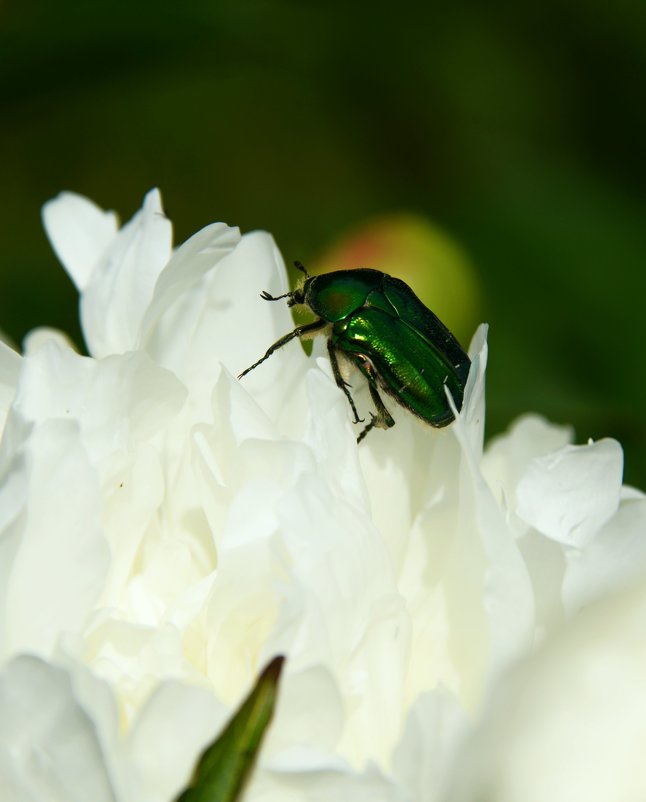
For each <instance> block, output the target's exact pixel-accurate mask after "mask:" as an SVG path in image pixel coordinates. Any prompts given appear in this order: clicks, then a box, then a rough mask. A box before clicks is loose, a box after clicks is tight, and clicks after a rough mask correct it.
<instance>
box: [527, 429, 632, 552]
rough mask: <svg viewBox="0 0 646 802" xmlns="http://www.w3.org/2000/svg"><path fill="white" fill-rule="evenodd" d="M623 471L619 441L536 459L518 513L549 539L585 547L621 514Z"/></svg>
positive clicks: (574, 448) (590, 445) (605, 442)
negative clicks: (605, 524) (609, 522)
mask: <svg viewBox="0 0 646 802" xmlns="http://www.w3.org/2000/svg"><path fill="white" fill-rule="evenodd" d="M622 472H623V453H622V450H621V446H620V445H619V443H617V441H616V440H610V439H606V440H599V441H598V442H596V443H590V444H589V445H587V446H565V447H563V448H561V449H559V450H558V451H555V452H553V453H552V454H548V455H546V456H544V457H535V458H534V459H532V460H531V461H530V463H529V465H528V466H527V470H526V471H525V473H524V474H523V476H522V478H521V479H520V481H519V482H518V486H517V488H516V497H517V499H518V506H517V513H518V515H519V516H520V517H521V518H522V519H523V520H524V521H525V522H526V523H528V524H530V526H533V527H535V528H536V529H538V531H539V532H542V533H543V534H544V535H546V536H547V537H549V538H552V539H553V540H557V541H558V542H559V543H563V544H565V545H569V546H577V547H579V548H582V547H583V546H585V545H586V544H587V543H588V542H589V541H590V540H591V539H592V538H593V537H594V535H595V534H596V533H597V532H598V531H599V529H601V527H602V526H603V524H604V523H605V522H606V521H607V520H608V519H609V518H610V517H611V516H612V515H613V514H614V513H615V512H616V510H617V507H618V506H619V496H620V491H621V476H622Z"/></svg>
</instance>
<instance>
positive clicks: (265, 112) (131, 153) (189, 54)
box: [0, 0, 646, 488]
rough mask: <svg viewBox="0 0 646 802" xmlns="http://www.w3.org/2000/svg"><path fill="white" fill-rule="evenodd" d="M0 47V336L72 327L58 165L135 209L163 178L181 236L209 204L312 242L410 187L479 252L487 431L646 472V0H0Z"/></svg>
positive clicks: (321, 244)
mask: <svg viewBox="0 0 646 802" xmlns="http://www.w3.org/2000/svg"><path fill="white" fill-rule="evenodd" d="M0 54H1V58H0V92H1V101H0V109H1V112H0V113H1V114H2V125H1V126H0V137H1V148H2V151H1V152H2V190H3V191H2V193H1V194H0V327H2V328H3V329H4V330H5V331H6V332H7V334H9V335H10V336H11V337H12V338H14V339H15V340H16V341H20V340H21V338H22V337H23V336H24V334H25V333H26V332H27V331H28V330H29V329H30V328H32V327H34V326H36V325H41V324H47V325H52V326H57V327H60V328H63V329H65V330H67V331H69V332H71V333H72V335H73V336H74V338H75V339H76V340H77V342H79V343H80V342H81V336H80V332H79V329H78V323H77V308H76V306H77V297H76V293H75V291H74V289H73V287H72V285H71V283H70V282H69V281H68V279H67V278H66V275H65V273H64V272H63V270H62V269H61V268H59V267H58V264H57V262H56V259H55V257H54V255H53V253H52V252H51V251H50V249H49V246H48V244H47V241H46V239H45V237H44V234H43V233H42V229H41V223H40V216H39V215H40V207H41V205H42V203H43V202H44V201H45V200H47V199H48V198H50V197H52V196H53V195H55V194H56V193H58V192H59V191H60V190H61V189H71V190H74V191H77V192H80V193H83V194H86V195H88V196H89V197H91V198H93V199H94V200H95V201H96V202H97V203H99V204H100V205H101V206H103V207H106V208H114V209H116V210H117V211H118V212H119V213H120V214H121V216H122V219H127V217H129V216H130V215H131V214H132V213H133V212H134V211H135V210H136V209H137V208H138V207H139V205H140V203H141V199H142V197H143V195H144V193H145V192H146V191H147V190H148V189H149V188H150V187H152V186H159V187H160V188H161V189H162V192H163V196H164V200H165V204H166V209H167V212H168V214H169V216H170V217H171V219H172V220H173V221H174V223H175V231H176V239H177V241H178V242H179V241H181V240H183V239H185V238H186V237H187V236H189V235H190V234H191V233H192V232H194V231H195V230H197V229H198V228H200V227H201V226H203V225H205V224H206V223H209V222H211V221H213V220H216V219H218V220H225V221H226V222H229V223H231V224H236V225H239V226H240V227H241V228H242V229H243V230H250V229H254V228H264V229H267V230H269V231H271V232H272V233H273V234H274V236H275V238H276V240H277V242H278V244H279V246H280V248H281V250H282V252H283V254H284V256H285V259H286V260H287V261H291V260H293V259H295V258H298V259H300V260H302V261H303V262H305V264H309V265H312V266H314V267H316V265H317V262H318V263H319V264H320V262H321V254H323V253H324V252H326V251H328V250H329V249H330V248H331V247H333V246H334V244H335V243H336V242H338V239H339V237H341V236H343V235H345V234H347V233H348V232H352V231H353V230H354V229H356V228H357V227H360V226H363V225H364V224H365V223H366V221H370V220H371V219H374V218H376V217H386V218H388V216H390V215H397V214H399V213H402V212H406V213H413V214H415V215H420V216H422V217H423V218H427V219H429V220H431V221H432V222H433V223H434V224H435V225H437V226H439V227H440V229H441V230H443V231H444V232H446V233H447V234H448V235H449V236H450V237H452V238H453V240H454V241H456V242H457V243H458V244H459V245H460V246H461V248H462V249H463V250H464V251H465V253H466V254H467V255H468V258H469V260H470V262H471V264H472V265H473V268H474V271H475V275H476V279H477V285H478V288H479V292H480V294H481V295H480V301H479V303H480V309H479V312H478V314H477V317H478V319H484V320H487V321H488V322H489V324H490V326H491V328H490V337H489V343H490V369H489V373H488V410H489V413H488V433H489V434H494V433H496V432H498V431H500V430H502V429H503V428H504V427H506V426H507V424H508V423H509V422H510V421H511V420H512V419H513V418H514V417H515V416H516V415H518V414H519V413H521V412H524V411H529V410H535V411H537V412H540V413H542V414H544V415H546V416H547V417H549V418H551V419H552V420H554V421H556V422H570V423H572V424H574V426H575V429H576V434H577V439H578V440H579V441H585V439H586V438H588V437H595V438H597V437H601V436H604V435H612V436H615V437H617V438H618V439H620V440H621V441H622V443H623V444H624V447H625V450H626V479H627V480H628V481H629V482H632V483H634V484H638V485H640V486H642V487H645V488H646V377H645V373H644V358H643V356H642V351H643V345H644V333H645V332H646V309H645V300H646V275H645V273H646V270H645V268H646V216H645V211H646V201H645V195H644V187H645V186H646V160H645V159H644V142H645V134H646V118H645V116H644V108H645V104H644V101H645V96H644V85H645V78H646V3H645V2H643V1H642V0H636V2H628V1H627V0H614V2H613V3H612V4H611V3H605V4H596V5H594V4H590V3H589V2H585V1H584V0H544V2H542V3H540V4H538V3H532V4H524V5H523V4H518V3H515V2H506V1H505V0H490V1H489V2H487V3H477V2H472V3H469V2H454V3H427V4H422V3H407V2H402V3H400V4H394V3H381V2H373V3H369V4H368V3H355V4H352V3H340V2H336V1H335V0H334V1H330V0H328V2H325V3H308V2H302V1H301V2H297V1H296V0H293V1H292V2H285V1H283V2H281V1H280V0H266V1H265V2H262V1H261V0H252V1H251V2H230V3H228V4H224V3H216V2H192V3H191V2H189V3H186V4H184V5H181V4H174V5H171V4H164V3H159V2H147V1H146V2H138V3H136V2H129V3H123V2H118V0H111V2H104V0H97V1H96V2H94V3H92V4H82V3H78V2H72V0H59V2H56V3H54V2H42V1H41V2H20V3H19V2H11V0H4V2H2V3H0ZM411 283H413V286H414V287H415V289H418V286H417V283H416V282H413V281H411ZM420 283H423V277H422V278H420ZM259 289H262V288H259ZM458 300H459V299H458ZM443 303H444V302H443ZM431 305H433V304H432V303H431ZM434 308H435V307H434ZM436 311H438V312H439V314H440V316H441V317H444V318H445V319H446V322H447V323H448V324H449V325H450V326H451V325H455V309H451V308H450V304H449V306H447V307H446V308H444V306H442V308H439V307H438V308H437V309H436ZM476 322H477V321H476V320H475V319H474V320H473V321H472V324H471V325H470V329H471V330H472V329H473V327H474V325H475V323H476ZM460 325H463V323H461V324H460ZM459 333H460V335H461V336H462V339H463V340H465V339H466V340H467V342H468V339H469V334H470V332H469V333H468V334H466V335H465V334H464V332H463V331H460V332H459Z"/></svg>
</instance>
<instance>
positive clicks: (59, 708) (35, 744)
mask: <svg viewBox="0 0 646 802" xmlns="http://www.w3.org/2000/svg"><path fill="white" fill-rule="evenodd" d="M0 798H2V799H3V800H7V802H9V800H11V802H34V800H39V802H41V800H42V802H87V800H90V799H91V800H92V801H93V802H115V801H116V796H115V795H114V793H113V789H112V787H111V782H110V778H109V777H108V774H107V771H106V768H105V765H104V762H103V757H102V754H101V747H100V745H99V743H98V741H97V737H96V732H95V729H94V723H93V722H92V721H91V720H90V719H89V718H88V716H87V714H86V713H85V712H84V710H83V709H82V708H81V706H80V705H79V704H78V702H77V701H76V699H75V697H74V693H73V691H72V688H71V685H70V681H69V678H68V677H67V676H66V674H65V673H64V672H63V671H61V670H60V669H56V668H54V667H52V666H50V665H48V664H47V663H44V662H42V661H41V660H38V659H37V658H35V657H19V658H17V659H15V660H13V661H12V662H11V663H9V664H8V665H7V666H5V667H4V669H3V670H2V672H1V673H0Z"/></svg>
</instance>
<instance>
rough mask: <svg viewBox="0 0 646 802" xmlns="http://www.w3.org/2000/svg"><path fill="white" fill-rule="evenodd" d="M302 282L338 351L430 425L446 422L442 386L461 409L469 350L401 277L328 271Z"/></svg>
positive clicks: (447, 414) (308, 300)
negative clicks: (328, 323)
mask: <svg viewBox="0 0 646 802" xmlns="http://www.w3.org/2000/svg"><path fill="white" fill-rule="evenodd" d="M308 282H311V284H309V286H308ZM308 282H306V284H305V287H304V289H305V292H306V303H308V305H309V306H310V308H311V309H312V311H313V312H315V313H316V314H318V315H319V317H320V318H321V319H323V320H327V321H329V322H331V323H333V327H332V334H331V338H332V343H333V345H334V347H335V348H336V349H337V350H338V351H341V352H343V353H344V354H346V356H347V357H348V358H349V359H350V360H351V361H353V362H354V363H355V364H356V365H357V367H358V368H359V369H360V370H361V371H362V373H363V374H364V375H365V376H366V378H367V379H368V380H369V381H371V382H373V383H374V382H375V376H376V378H377V382H378V386H379V388H380V389H383V390H384V391H385V392H386V393H387V394H388V395H390V396H391V397H392V398H394V399H395V400H396V401H398V402H399V403H400V404H402V405H403V406H405V407H407V408H408V409H409V410H410V411H411V412H413V413H414V414H415V415H417V416H419V417H420V418H422V419H423V420H425V421H426V422H427V423H429V424H430V425H431V426H436V427H440V426H446V425H447V424H449V423H451V421H452V420H453V413H452V412H451V408H450V407H449V404H448V401H447V398H446V394H445V390H444V387H445V386H446V387H447V388H448V390H449V391H450V393H451V395H452V397H453V400H454V402H455V405H456V408H457V409H458V410H460V409H461V407H462V400H463V396H464V386H465V384H466V380H467V376H468V374H469V367H470V361H469V357H468V356H467V354H466V353H465V352H464V350H463V349H462V347H461V346H460V344H459V343H458V341H457V340H456V339H455V337H454V336H453V335H452V334H451V332H450V331H449V330H448V329H447V328H446V326H444V324H443V323H442V322H441V321H440V320H439V319H438V318H437V317H436V316H435V315H434V314H433V312H431V310H430V309H428V308H427V307H426V306H424V304H423V303H422V302H421V301H420V300H419V298H418V297H417V296H416V295H415V293H414V292H413V291H412V290H411V289H410V287H408V285H407V284H405V283H404V282H403V281H400V280H399V279H396V278H392V277H391V276H388V275H386V274H385V273H380V272H379V271H377V270H347V271H346V270H344V271H338V272H335V273H326V274H324V275H322V276H315V277H313V278H312V279H309V280H308Z"/></svg>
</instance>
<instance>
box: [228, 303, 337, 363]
mask: <svg viewBox="0 0 646 802" xmlns="http://www.w3.org/2000/svg"><path fill="white" fill-rule="evenodd" d="M272 300H273V299H272ZM327 325H329V324H328V323H327V321H325V320H315V321H314V322H313V323H306V324H305V325H303V326H297V327H296V328H295V329H294V331H290V332H289V334H286V335H285V336H284V337H281V338H280V340H276V342H275V343H274V344H273V345H270V346H269V348H268V349H267V350H266V352H265V355H264V356H262V357H260V359H259V360H258V361H257V362H254V363H253V365H251V366H250V367H248V368H247V369H246V370H243V371H242V373H240V374H239V376H238V378H239V379H241V378H242V377H243V376H246V375H247V373H250V372H251V371H252V370H253V369H254V368H257V367H258V365H261V364H262V363H263V362H264V361H265V359H269V357H270V356H271V355H272V354H273V353H274V351H277V350H278V349H279V348H282V347H283V345H287V343H288V342H289V341H290V340H293V339H295V338H296V337H303V336H304V335H307V334H312V333H313V332H316V331H320V330H321V329H324V328H325V327H326V326H327Z"/></svg>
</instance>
